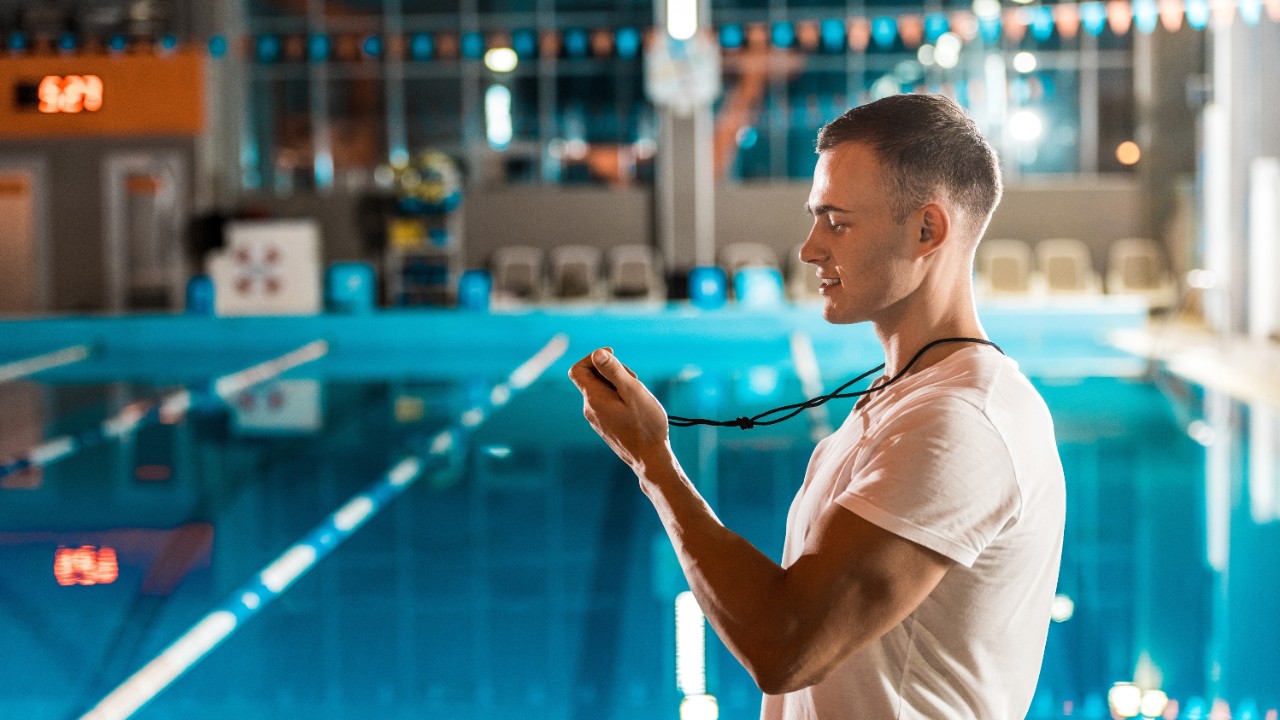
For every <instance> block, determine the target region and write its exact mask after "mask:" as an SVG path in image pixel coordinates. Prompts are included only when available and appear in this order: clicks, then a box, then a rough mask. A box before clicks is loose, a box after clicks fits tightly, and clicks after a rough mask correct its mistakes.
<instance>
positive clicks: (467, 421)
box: [459, 408, 484, 428]
mask: <svg viewBox="0 0 1280 720" xmlns="http://www.w3.org/2000/svg"><path fill="white" fill-rule="evenodd" d="M459 419H460V420H461V422H462V426H463V427H469V428H473V427H475V426H477V425H479V424H480V421H481V420H484V411H483V410H481V409H480V408H471V409H470V410H468V411H466V412H464V413H462V417H461V418H459Z"/></svg>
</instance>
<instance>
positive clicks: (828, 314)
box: [822, 305, 867, 325]
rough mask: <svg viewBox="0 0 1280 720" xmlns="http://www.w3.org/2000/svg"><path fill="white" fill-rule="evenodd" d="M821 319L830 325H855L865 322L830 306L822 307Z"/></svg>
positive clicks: (864, 319)
mask: <svg viewBox="0 0 1280 720" xmlns="http://www.w3.org/2000/svg"><path fill="white" fill-rule="evenodd" d="M822 319H823V320H826V321H827V322H829V323H831V324H832V325H855V324H857V323H860V322H865V321H866V320H867V318H863V317H858V316H856V315H854V314H852V313H849V312H840V311H839V310H837V309H836V308H834V307H832V306H830V305H824V306H823V308H822Z"/></svg>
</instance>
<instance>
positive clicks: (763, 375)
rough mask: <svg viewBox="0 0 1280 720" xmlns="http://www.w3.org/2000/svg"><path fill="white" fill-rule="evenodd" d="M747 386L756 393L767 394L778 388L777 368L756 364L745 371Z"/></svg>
mask: <svg viewBox="0 0 1280 720" xmlns="http://www.w3.org/2000/svg"><path fill="white" fill-rule="evenodd" d="M747 386H748V387H750V388H751V392H753V393H755V394H756V395H762V396H765V397H767V396H769V395H772V394H773V393H775V392H777V390H778V368H776V367H773V366H771V365H757V366H755V367H753V368H751V369H750V370H748V371H747Z"/></svg>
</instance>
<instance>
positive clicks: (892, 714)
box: [760, 346, 1066, 720]
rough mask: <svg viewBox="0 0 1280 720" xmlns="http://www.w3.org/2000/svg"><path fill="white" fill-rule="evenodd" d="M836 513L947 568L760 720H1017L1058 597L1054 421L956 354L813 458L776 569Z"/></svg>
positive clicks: (970, 355) (992, 353)
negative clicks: (903, 541)
mask: <svg viewBox="0 0 1280 720" xmlns="http://www.w3.org/2000/svg"><path fill="white" fill-rule="evenodd" d="M832 503H836V504H838V505H840V506H841V507H844V508H846V509H848V510H850V511H852V512H854V513H857V514H858V515H859V516H861V517H862V518H864V519H866V520H867V521H869V522H871V523H874V524H875V525H878V526H880V527H881V528H884V529H886V530H888V531H890V532H892V533H894V534H896V535H898V536H900V537H904V538H907V539H908V540H911V541H913V542H915V543H918V544H920V545H923V546H925V547H927V548H930V549H932V550H935V551H937V552H938V553H941V554H942V555H945V556H946V557H948V558H950V559H951V560H954V561H955V564H954V565H952V567H951V569H950V570H948V571H947V573H946V575H944V576H943V578H942V581H941V582H939V583H938V585H937V587H936V588H934V590H933V592H931V593H930V594H929V596H928V597H927V598H925V600H924V602H923V603H921V604H920V606H919V607H918V608H916V610H915V611H914V612H912V613H911V614H910V615H909V616H908V617H907V618H906V619H905V620H903V621H902V623H900V624H899V625H897V626H896V627H894V628H893V629H891V630H889V632H887V633H885V634H884V635H883V636H882V637H880V638H878V639H876V640H875V641H873V642H872V643H871V644H870V645H869V646H867V647H866V648H864V649H862V650H860V651H859V652H857V653H855V654H853V655H851V656H850V657H849V658H847V659H846V660H845V661H844V662H843V663H842V664H841V665H840V666H839V667H837V668H835V669H834V670H832V671H831V673H830V674H829V675H828V676H827V677H826V678H825V679H824V680H823V681H822V682H820V683H818V684H816V685H813V686H811V687H807V688H804V689H802V690H797V691H795V692H792V693H787V694H785V695H765V696H764V702H763V707H762V709H761V714H760V715H761V718H762V719H763V720H833V719H835V718H840V719H841V720H843V719H845V718H858V719H859V720H888V719H891V718H897V719H899V720H909V719H920V720H940V719H946V718H956V719H961V718H964V719H966V720H968V719H974V718H976V719H978V720H987V719H988V718H990V719H993V720H1006V719H1008V720H1014V719H1017V720H1021V718H1023V717H1024V716H1025V715H1026V713H1027V709H1028V707H1029V706H1030V704H1031V696H1032V694H1033V693H1034V691H1035V686H1036V678H1037V677H1038V675H1039V673H1040V663H1041V660H1042V658H1043V655H1044V644H1045V637H1046V635H1047V633H1048V628H1049V610H1050V606H1051V605H1052V602H1053V597H1054V593H1055V588H1056V586H1057V582H1058V564H1059V561H1060V560H1061V556H1062V530H1063V522H1064V518H1065V514H1066V492H1065V485H1064V482H1063V477H1062V464H1061V462H1060V460H1059V458H1058V448H1057V445H1056V443H1055V441H1054V436H1053V422H1052V420H1051V419H1050V417H1049V411H1048V409H1047V408H1046V407H1045V405H1044V401H1043V400H1042V399H1041V398H1040V395H1039V394H1038V393H1037V392H1036V390H1035V388H1033V387H1032V385H1031V383H1030V382H1029V381H1028V380H1027V378H1026V377H1025V376H1023V375H1022V373H1021V372H1019V371H1018V365H1017V363H1015V362H1014V361H1013V360H1010V359H1009V358H1006V357H1004V356H1003V355H1001V354H1000V353H998V352H997V351H996V350H995V349H993V348H990V347H986V346H973V347H966V348H963V349H961V350H959V351H957V352H955V353H953V354H951V355H950V356H948V357H946V358H944V359H943V360H941V361H939V362H938V363H937V364H935V365H932V366H930V367H928V368H925V369H924V370H921V371H920V372H918V373H916V374H914V375H910V376H907V377H904V378H903V379H901V380H899V381H898V382H896V383H894V384H893V385H891V386H889V387H888V388H887V389H885V390H884V391H882V392H878V393H875V394H873V395H871V396H870V397H869V398H868V399H867V401H866V402H865V403H864V404H862V405H861V406H860V407H857V408H855V409H854V410H853V412H851V413H850V414H849V417H848V418H846V419H845V421H844V423H843V424H842V425H841V426H840V428H839V429H838V430H836V431H835V432H834V433H833V434H832V435H831V436H830V437H827V438H825V439H824V440H823V441H822V442H820V443H819V444H818V447H817V449H816V450H814V453H813V457H812V458H811V459H810V461H809V469H808V471H807V472H806V473H805V480H804V485H803V486H802V487H801V488H800V491H799V492H798V493H797V495H796V498H795V501H794V502H793V503H792V505H791V511H790V514H789V515H788V517H787V538H786V546H785V549H784V550H783V560H782V565H783V567H787V566H790V565H791V563H793V562H795V560H796V559H797V558H799V557H800V555H801V554H802V552H803V550H804V545H805V538H806V535H807V533H808V530H809V527H810V526H811V525H812V524H813V523H814V522H815V521H816V520H817V518H818V517H819V516H820V515H821V513H822V512H823V511H824V510H825V509H827V508H828V507H830V505H831V504H832Z"/></svg>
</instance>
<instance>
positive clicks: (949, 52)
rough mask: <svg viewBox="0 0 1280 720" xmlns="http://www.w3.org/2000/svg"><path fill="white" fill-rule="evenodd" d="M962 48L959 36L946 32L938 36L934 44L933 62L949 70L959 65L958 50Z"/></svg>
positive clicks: (962, 44)
mask: <svg viewBox="0 0 1280 720" xmlns="http://www.w3.org/2000/svg"><path fill="white" fill-rule="evenodd" d="M963 46H964V43H963V42H961V40H960V36H959V35H956V34H955V33H951V32H947V33H942V34H941V35H939V36H938V39H937V41H936V44H935V45H934V48H933V59H934V62H936V63H938V66H939V67H943V68H946V69H948V70H950V69H951V68H953V67H955V66H956V65H959V64H960V48H961V47H963Z"/></svg>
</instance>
